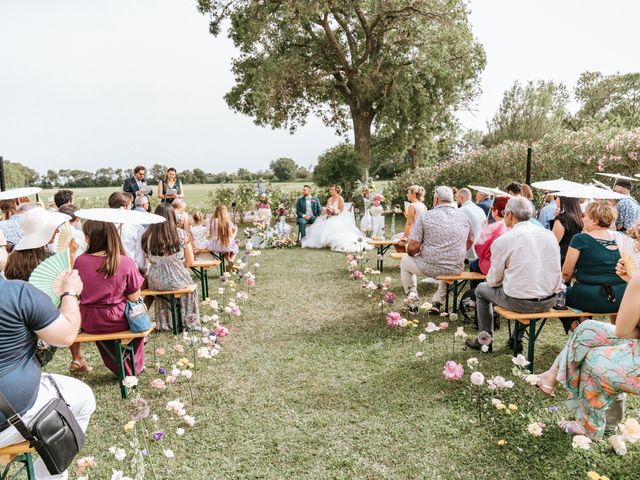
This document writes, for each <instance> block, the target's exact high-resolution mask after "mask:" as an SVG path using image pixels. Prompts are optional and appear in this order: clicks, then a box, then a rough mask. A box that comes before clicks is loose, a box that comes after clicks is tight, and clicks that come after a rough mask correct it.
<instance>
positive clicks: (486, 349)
mask: <svg viewBox="0 0 640 480" xmlns="http://www.w3.org/2000/svg"><path fill="white" fill-rule="evenodd" d="M480 350H482V353H487V352H488V351H489V345H482V348H481V349H480Z"/></svg>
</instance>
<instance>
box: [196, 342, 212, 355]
mask: <svg viewBox="0 0 640 480" xmlns="http://www.w3.org/2000/svg"><path fill="white" fill-rule="evenodd" d="M202 340H203V341H204V340H208V339H206V338H203V339H202ZM196 354H197V355H198V358H211V352H210V351H209V349H208V348H207V347H200V348H199V349H198V350H197V351H196Z"/></svg>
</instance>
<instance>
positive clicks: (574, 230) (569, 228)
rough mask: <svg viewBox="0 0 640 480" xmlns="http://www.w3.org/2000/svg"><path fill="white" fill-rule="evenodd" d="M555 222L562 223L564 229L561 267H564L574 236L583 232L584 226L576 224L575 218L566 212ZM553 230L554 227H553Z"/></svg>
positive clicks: (561, 242) (560, 214)
mask: <svg viewBox="0 0 640 480" xmlns="http://www.w3.org/2000/svg"><path fill="white" fill-rule="evenodd" d="M554 222H560V224H561V225H562V226H563V227H564V235H563V236H562V238H561V239H560V242H559V243H560V266H562V265H564V259H565V257H566V256H567V250H569V244H570V243H571V239H572V238H573V236H574V235H576V234H578V233H581V232H582V225H580V224H578V223H576V222H575V221H574V220H573V218H571V217H570V216H569V215H567V214H566V213H565V212H560V213H559V214H558V216H557V217H556V219H555V220H554ZM551 228H553V225H552V226H551Z"/></svg>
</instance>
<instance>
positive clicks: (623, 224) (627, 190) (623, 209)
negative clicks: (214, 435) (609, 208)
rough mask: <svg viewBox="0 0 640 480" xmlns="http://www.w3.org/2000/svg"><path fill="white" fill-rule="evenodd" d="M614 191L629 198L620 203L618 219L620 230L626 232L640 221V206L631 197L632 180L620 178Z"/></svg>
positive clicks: (617, 223)
mask: <svg viewBox="0 0 640 480" xmlns="http://www.w3.org/2000/svg"><path fill="white" fill-rule="evenodd" d="M613 191H614V192H617V193H621V194H622V195H626V196H627V198H623V199H622V200H620V201H619V202H618V205H617V208H618V219H617V220H616V227H617V228H618V230H620V231H621V232H625V231H626V230H627V229H628V228H631V227H633V226H634V225H635V224H636V223H637V222H638V221H640V205H639V204H638V202H637V200H636V199H635V198H633V197H632V196H631V180H627V179H626V178H619V179H618V180H616V184H615V186H614V187H613Z"/></svg>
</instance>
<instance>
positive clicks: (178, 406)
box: [165, 400, 184, 417]
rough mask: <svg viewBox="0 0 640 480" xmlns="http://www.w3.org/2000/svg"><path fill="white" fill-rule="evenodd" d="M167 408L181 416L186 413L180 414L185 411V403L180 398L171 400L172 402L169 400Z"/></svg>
mask: <svg viewBox="0 0 640 480" xmlns="http://www.w3.org/2000/svg"><path fill="white" fill-rule="evenodd" d="M165 409H166V410H167V411H168V412H174V413H175V414H176V415H178V416H179V417H181V416H182V415H184V413H182V414H179V412H184V403H182V402H181V401H180V400H171V401H170V402H167V405H166V407H165Z"/></svg>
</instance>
